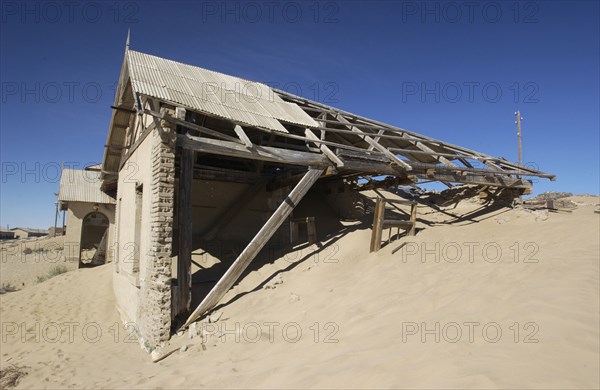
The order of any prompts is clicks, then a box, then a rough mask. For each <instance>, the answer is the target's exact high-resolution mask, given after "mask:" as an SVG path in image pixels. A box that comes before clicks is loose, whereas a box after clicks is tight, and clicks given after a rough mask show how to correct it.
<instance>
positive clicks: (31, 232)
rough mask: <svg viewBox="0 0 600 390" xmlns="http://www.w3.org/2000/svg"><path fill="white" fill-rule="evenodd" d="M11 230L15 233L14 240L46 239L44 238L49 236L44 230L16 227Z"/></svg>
mask: <svg viewBox="0 0 600 390" xmlns="http://www.w3.org/2000/svg"><path fill="white" fill-rule="evenodd" d="M10 230H11V231H12V232H13V233H14V238H16V239H22V238H34V237H44V236H47V235H48V230H44V229H32V228H25V227H15V228H12V229H10Z"/></svg>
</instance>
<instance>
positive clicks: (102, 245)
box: [79, 211, 109, 268]
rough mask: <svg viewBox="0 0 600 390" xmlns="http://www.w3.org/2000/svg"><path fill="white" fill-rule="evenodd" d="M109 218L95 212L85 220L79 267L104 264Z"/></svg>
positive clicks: (82, 228)
mask: <svg viewBox="0 0 600 390" xmlns="http://www.w3.org/2000/svg"><path fill="white" fill-rule="evenodd" d="M108 225H109V222H108V218H107V217H106V215H104V214H102V213H100V212H97V211H94V212H91V213H89V214H88V215H86V216H85V218H83V224H82V226H81V240H80V243H81V244H80V251H79V267H80V268H81V267H93V266H96V265H100V264H104V262H105V260H106V243H107V241H108V237H107V236H108Z"/></svg>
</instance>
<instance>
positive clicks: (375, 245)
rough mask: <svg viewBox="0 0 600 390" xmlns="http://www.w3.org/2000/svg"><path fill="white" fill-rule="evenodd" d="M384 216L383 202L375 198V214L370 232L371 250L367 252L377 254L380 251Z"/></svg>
mask: <svg viewBox="0 0 600 390" xmlns="http://www.w3.org/2000/svg"><path fill="white" fill-rule="evenodd" d="M384 214H385V201H384V200H383V199H381V198H377V201H376V202H375V212H374V214H373V227H372V231H371V248H370V250H369V252H377V251H378V250H379V249H381V233H382V229H383V217H384Z"/></svg>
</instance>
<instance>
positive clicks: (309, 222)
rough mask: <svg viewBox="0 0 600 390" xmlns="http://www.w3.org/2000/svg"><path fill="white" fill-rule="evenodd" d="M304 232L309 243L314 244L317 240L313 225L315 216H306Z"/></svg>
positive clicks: (315, 229) (315, 228)
mask: <svg viewBox="0 0 600 390" xmlns="http://www.w3.org/2000/svg"><path fill="white" fill-rule="evenodd" d="M306 233H307V235H308V243H309V244H314V243H315V242H317V227H316V226H315V217H307V218H306Z"/></svg>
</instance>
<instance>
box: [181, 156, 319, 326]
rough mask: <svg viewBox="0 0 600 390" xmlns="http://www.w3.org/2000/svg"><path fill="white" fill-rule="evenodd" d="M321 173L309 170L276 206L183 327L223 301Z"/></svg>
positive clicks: (316, 170)
mask: <svg viewBox="0 0 600 390" xmlns="http://www.w3.org/2000/svg"><path fill="white" fill-rule="evenodd" d="M323 171H324V170H323V169H315V168H310V169H309V170H308V172H307V173H306V174H305V175H304V177H303V178H302V179H301V180H300V182H299V183H298V184H297V185H296V186H295V187H294V189H293V190H292V192H290V194H289V195H288V196H287V197H286V198H285V200H284V201H283V202H282V203H281V204H280V205H279V207H278V208H277V210H275V212H274V213H273V215H271V218H269V220H268V221H267V222H266V223H265V224H264V225H263V227H262V228H261V229H260V230H259V232H258V233H257V234H256V236H254V238H253V239H252V241H250V243H249V244H248V246H246V248H244V250H243V251H242V253H241V254H240V255H239V256H238V258H237V259H236V260H235V261H234V262H233V264H232V265H231V267H230V268H229V269H228V270H227V272H225V275H223V277H222V278H221V279H220V280H219V281H218V282H217V284H216V285H215V286H214V287H213V289H212V290H211V291H210V292H209V293H208V295H207V296H206V297H205V298H204V300H203V301H202V302H201V303H200V305H199V306H198V307H197V308H196V309H195V310H194V312H193V313H192V314H191V315H190V317H189V318H188V319H187V321H186V322H185V324H184V325H183V326H184V327H186V326H188V325H190V324H191V323H192V322H194V321H195V320H196V319H198V318H199V317H200V316H202V315H203V314H205V313H206V312H208V311H209V310H210V309H212V308H213V307H215V305H216V304H217V303H219V301H220V300H221V298H223V296H224V295H225V294H226V293H227V291H229V289H230V288H231V287H232V286H233V284H234V283H235V282H236V281H237V280H238V278H239V277H240V276H241V275H242V273H243V272H244V270H245V269H246V268H247V267H248V265H250V262H252V260H254V258H255V257H256V255H258V252H260V250H261V249H262V248H263V247H264V246H265V244H266V243H267V242H268V241H269V239H270V238H271V237H273V234H275V232H276V231H277V229H278V228H279V227H280V226H281V224H282V223H283V222H284V221H285V220H286V218H287V217H288V216H289V215H290V213H291V212H292V210H293V209H294V207H296V205H297V204H298V203H299V202H300V200H302V198H303V197H304V195H306V193H307V192H308V190H309V189H310V188H311V187H312V186H313V184H314V183H315V182H316V181H317V179H318V178H319V177H320V176H321V174H322V173H323Z"/></svg>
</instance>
